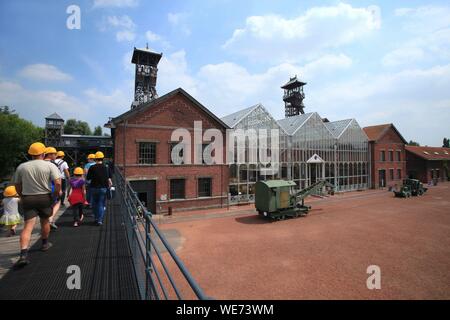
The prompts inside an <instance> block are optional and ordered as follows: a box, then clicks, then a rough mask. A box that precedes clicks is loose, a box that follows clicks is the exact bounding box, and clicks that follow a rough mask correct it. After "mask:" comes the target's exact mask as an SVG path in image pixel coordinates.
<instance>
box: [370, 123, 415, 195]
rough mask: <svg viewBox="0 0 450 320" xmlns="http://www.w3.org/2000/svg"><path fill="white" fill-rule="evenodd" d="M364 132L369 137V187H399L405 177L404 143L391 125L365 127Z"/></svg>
mask: <svg viewBox="0 0 450 320" xmlns="http://www.w3.org/2000/svg"><path fill="white" fill-rule="evenodd" d="M364 131H365V132H366V134H367V135H368V137H369V148H370V156H371V187H372V188H374V189H377V188H383V187H388V188H389V187H395V186H399V185H401V184H402V180H403V179H404V178H406V177H407V172H406V151H405V144H406V141H405V140H404V139H403V137H402V136H401V135H400V133H399V132H398V131H397V129H396V128H395V127H394V125H392V124H387V125H380V126H373V127H366V128H364ZM383 158H384V159H383Z"/></svg>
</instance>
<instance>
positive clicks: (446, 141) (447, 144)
mask: <svg viewBox="0 0 450 320" xmlns="http://www.w3.org/2000/svg"><path fill="white" fill-rule="evenodd" d="M442 146H443V147H444V148H450V139H447V138H444V141H443V144H442Z"/></svg>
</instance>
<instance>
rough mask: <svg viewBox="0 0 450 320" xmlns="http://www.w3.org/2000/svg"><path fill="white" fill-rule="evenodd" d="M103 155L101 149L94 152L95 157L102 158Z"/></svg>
mask: <svg viewBox="0 0 450 320" xmlns="http://www.w3.org/2000/svg"><path fill="white" fill-rule="evenodd" d="M104 157H105V155H104V154H103V152H101V151H97V152H96V153H95V159H103V158H104Z"/></svg>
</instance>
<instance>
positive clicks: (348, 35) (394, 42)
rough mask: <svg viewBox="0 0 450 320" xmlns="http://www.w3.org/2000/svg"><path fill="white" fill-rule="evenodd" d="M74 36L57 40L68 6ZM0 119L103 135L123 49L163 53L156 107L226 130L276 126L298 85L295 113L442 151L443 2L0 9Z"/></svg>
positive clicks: (116, 105) (22, 1) (449, 59)
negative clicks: (383, 131)
mask: <svg viewBox="0 0 450 320" xmlns="http://www.w3.org/2000/svg"><path fill="white" fill-rule="evenodd" d="M72 4H75V5H78V6H79V7H80V9H81V29H80V30H69V29H68V28H67V27H66V20H67V18H68V16H69V15H68V14H67V13H66V9H67V7H68V6H69V5H72ZM0 30H1V31H0V32H1V35H0V105H10V106H12V107H13V108H14V109H16V110H17V112H18V113H19V114H20V115H21V116H22V117H24V118H27V119H29V120H32V121H33V122H35V123H36V124H39V125H43V118H44V117H45V116H46V115H49V114H51V113H53V112H55V111H56V112H58V113H59V114H60V115H61V116H62V117H63V118H65V119H68V118H73V117H75V118H77V119H81V120H85V121H88V122H89V123H90V124H91V126H94V125H102V124H104V123H105V122H106V121H107V119H108V117H111V116H117V115H119V114H120V113H122V112H124V111H126V110H128V109H129V107H130V104H131V101H132V97H133V89H134V88H133V87H134V80H133V77H134V68H133V65H131V63H130V60H131V52H132V50H133V47H134V46H136V47H145V45H146V43H148V45H149V47H150V48H151V49H152V50H155V51H157V52H163V59H162V60H161V62H160V65H159V72H158V85H157V90H158V94H159V95H162V94H164V93H167V92H169V91H171V90H173V89H175V88H178V87H182V88H184V89H185V90H187V91H188V92H189V93H191V94H192V95H193V96H194V97H195V98H197V99H198V100H199V101H200V102H201V103H203V104H204V105H205V106H207V107H208V108H210V109H211V110H212V111H213V112H215V113H216V114H217V115H218V116H224V115H226V114H228V113H231V112H233V111H237V110H239V109H241V108H245V107H248V106H251V105H253V104H256V103H262V104H263V105H264V106H265V107H266V108H267V109H268V110H269V111H270V112H271V113H272V114H273V115H274V116H275V118H277V119H280V118H282V117H283V115H284V106H283V102H282V91H281V89H280V85H282V84H283V83H284V82H286V81H287V80H288V79H289V77H290V76H294V75H296V74H297V75H298V76H299V77H300V78H301V79H302V80H303V81H305V82H307V83H308V84H307V85H306V87H305V94H306V100H305V105H306V109H305V111H307V112H309V111H317V112H318V113H319V114H320V115H321V116H323V117H327V118H329V119H330V120H340V119H346V118H356V119H357V120H358V122H359V123H360V125H361V126H366V125H375V124H381V123H391V122H392V123H394V124H395V125H396V126H397V128H398V129H399V130H400V132H401V133H402V134H403V135H404V137H405V138H406V139H407V140H410V139H413V140H416V141H419V142H420V143H421V144H428V145H436V146H440V145H441V144H442V138H443V137H450V112H449V111H450V4H449V3H448V1H395V2H394V1H345V2H341V1H287V0H281V1H264V0H258V1H232V0H217V1H188V0H186V1H144V0H84V1H76V0H75V1H74V0H71V1H56V0H54V1H50V0H41V1H26V0H15V1H1V2H0Z"/></svg>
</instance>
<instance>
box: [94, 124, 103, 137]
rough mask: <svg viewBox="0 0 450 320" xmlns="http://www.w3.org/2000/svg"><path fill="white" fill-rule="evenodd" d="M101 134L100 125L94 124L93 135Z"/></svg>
mask: <svg viewBox="0 0 450 320" xmlns="http://www.w3.org/2000/svg"><path fill="white" fill-rule="evenodd" d="M101 135H103V131H102V127H100V126H96V127H95V128H94V136H101Z"/></svg>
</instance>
